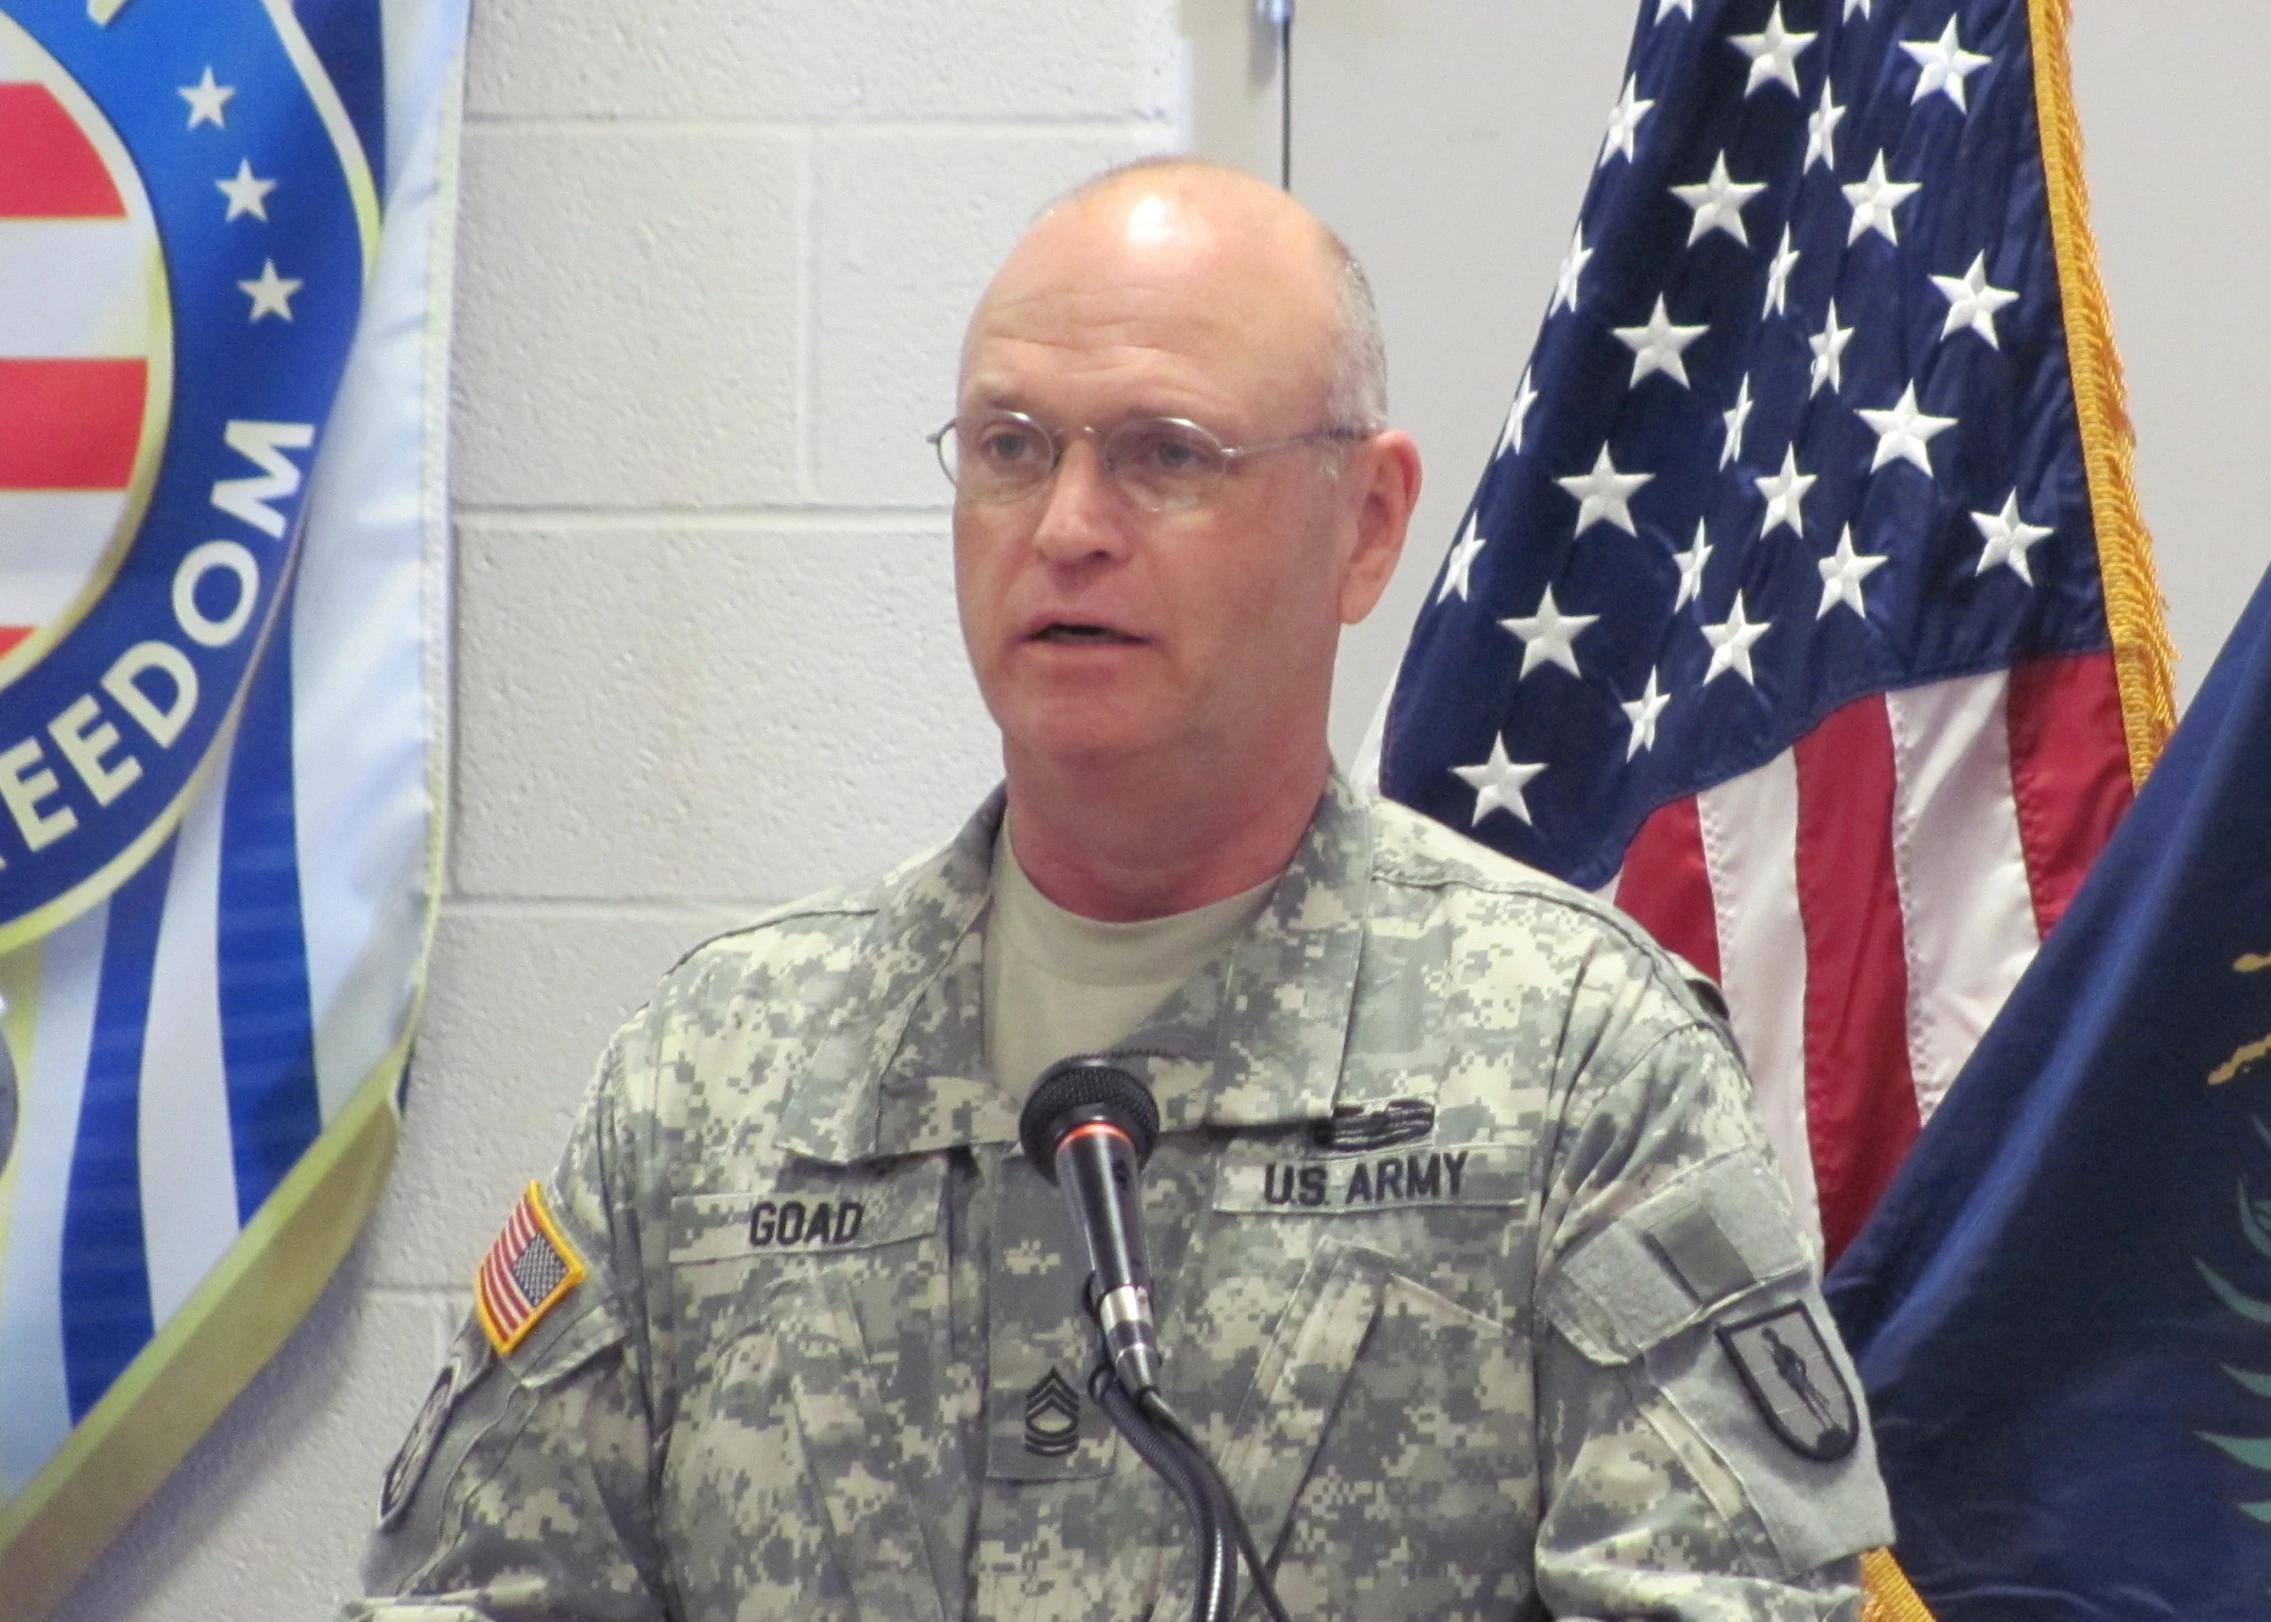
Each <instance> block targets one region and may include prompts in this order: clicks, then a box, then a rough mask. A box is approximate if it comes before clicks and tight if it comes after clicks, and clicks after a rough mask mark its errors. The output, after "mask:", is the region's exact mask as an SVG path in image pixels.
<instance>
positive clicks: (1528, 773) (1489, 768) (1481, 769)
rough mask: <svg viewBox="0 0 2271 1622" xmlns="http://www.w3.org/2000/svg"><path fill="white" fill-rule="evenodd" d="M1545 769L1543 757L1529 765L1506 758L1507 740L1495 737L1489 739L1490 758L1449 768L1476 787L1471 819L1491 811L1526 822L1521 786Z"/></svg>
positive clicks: (1470, 825)
mask: <svg viewBox="0 0 2271 1622" xmlns="http://www.w3.org/2000/svg"><path fill="white" fill-rule="evenodd" d="M1545 769H1546V768H1545V763H1544V762H1543V761H1539V762H1537V763H1536V764H1534V765H1532V764H1526V763H1524V762H1521V761H1515V760H1509V759H1507V758H1506V740H1505V738H1504V737H1497V738H1493V739H1491V740H1490V758H1489V759H1488V760H1486V761H1484V762H1483V763H1482V764H1481V765H1480V766H1454V767H1452V768H1451V771H1452V773H1453V775H1455V776H1456V777H1457V778H1458V779H1459V781H1461V782H1462V783H1464V784H1466V785H1467V787H1469V788H1471V789H1473V790H1474V791H1475V814H1474V822H1480V821H1482V819H1483V818H1485V817H1487V816H1489V815H1490V814H1491V813H1492V812H1493V811H1506V812H1511V813H1512V814H1513V815H1515V816H1517V817H1520V818H1521V819H1522V820H1523V821H1524V822H1528V821H1529V820H1530V806H1529V802H1528V801H1527V800H1525V799H1524V798H1523V797H1522V790H1523V789H1525V788H1527V787H1528V786H1529V782H1530V779H1531V778H1533V777H1535V776H1537V775H1538V773H1540V772H1542V771H1544V770H1545ZM1473 825H1474V823H1472V822H1471V823H1469V824H1468V826H1469V827H1472V826H1473Z"/></svg>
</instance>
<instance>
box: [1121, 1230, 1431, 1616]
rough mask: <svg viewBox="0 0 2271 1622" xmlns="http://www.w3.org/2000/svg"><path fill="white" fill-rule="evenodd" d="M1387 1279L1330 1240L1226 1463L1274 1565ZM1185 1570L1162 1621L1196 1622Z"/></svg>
mask: <svg viewBox="0 0 2271 1622" xmlns="http://www.w3.org/2000/svg"><path fill="white" fill-rule="evenodd" d="M1387 1279H1388V1261H1387V1258H1385V1257H1383V1256H1379V1255H1376V1254H1374V1253H1373V1252H1371V1251H1369V1250H1360V1249H1358V1248H1357V1247H1356V1246H1354V1245H1346V1244H1342V1243H1340V1242H1338V1241H1337V1240H1332V1239H1327V1240H1325V1241H1324V1242H1323V1243H1322V1244H1320V1245H1319V1246H1318V1248H1317V1253H1316V1254H1315V1256H1313V1257H1312V1258H1311V1260H1310V1262H1309V1266H1308V1268H1307V1269H1306V1270H1305V1271H1304V1272H1303V1273H1302V1275H1301V1279H1300V1282H1299V1283H1297V1284H1296V1285H1294V1287H1293V1294H1292V1297H1291V1298H1290V1299H1289V1300H1288V1301H1287V1302H1286V1305H1285V1315H1284V1316H1283V1317H1282V1318H1280V1319H1279V1320H1278V1327H1277V1333H1276V1334H1274V1335H1272V1336H1271V1337H1270V1343H1269V1345H1268V1346H1267V1347H1265V1348H1264V1349H1263V1351H1262V1357H1261V1362H1260V1363H1259V1364H1258V1365H1257V1366H1256V1368H1255V1370H1254V1383H1253V1385H1252V1387H1251V1388H1250V1389H1249V1390H1248V1392H1247V1395H1246V1400H1245V1402H1244V1404H1243V1405H1242V1406H1241V1407H1240V1410H1239V1413H1238V1418H1237V1422H1236V1424H1235V1425H1234V1426H1233V1428H1232V1433H1231V1441H1230V1445H1229V1446H1228V1447H1227V1448H1225V1449H1224V1450H1223V1452H1222V1455H1221V1458H1220V1461H1219V1462H1220V1466H1221V1469H1222V1475H1223V1479H1224V1480H1226V1481H1228V1482H1229V1483H1230V1490H1231V1491H1232V1492H1233V1493H1234V1494H1236V1495H1237V1498H1238V1502H1239V1505H1240V1507H1241V1508H1242V1509H1243V1510H1244V1512H1245V1515H1246V1520H1247V1524H1248V1526H1249V1527H1250V1528H1251V1530H1252V1531H1253V1534H1254V1546H1255V1547H1256V1548H1257V1549H1259V1550H1260V1551H1261V1555H1262V1558H1263V1560H1264V1561H1267V1560H1268V1559H1269V1558H1270V1557H1271V1554H1272V1552H1273V1551H1274V1550H1275V1549H1276V1547H1277V1544H1278V1542H1279V1540H1280V1539H1281V1538H1283V1537H1284V1535H1285V1528H1286V1523H1287V1521H1288V1520H1289V1519H1290V1518H1291V1517H1292V1514H1293V1500H1294V1497H1295V1495H1297V1494H1298V1493H1299V1492H1300V1490H1301V1484H1302V1482H1303V1481H1305V1480H1306V1479H1308V1475H1309V1470H1310V1466H1311V1463H1312V1461H1314V1460H1315V1458H1316V1456H1317V1449H1318V1448H1319V1447H1320V1446H1322V1445H1323V1443H1324V1440H1325V1429H1326V1424H1327V1422H1328V1421H1329V1420H1330V1419H1331V1418H1332V1416H1333V1411H1334V1410H1335V1409H1337V1408H1338V1407H1339V1406H1340V1402H1341V1393H1342V1391H1343V1390H1344V1389H1345V1388H1346V1386H1347V1384H1348V1379H1349V1373H1350V1371H1351V1370H1353V1369H1354V1368H1355V1367H1356V1354H1357V1350H1358V1348H1359V1347H1361V1346H1362V1345H1363V1344H1364V1337H1365V1335H1366V1334H1367V1333H1369V1332H1370V1330H1371V1328H1372V1322H1373V1320H1374V1319H1375V1318H1377V1317H1378V1316H1379V1314H1380V1301H1381V1296H1382V1293H1383V1291H1384V1289H1385V1287H1386V1284H1387ZM1183 1567H1184V1569H1182V1570H1181V1571H1180V1572H1179V1573H1178V1575H1177V1577H1176V1579H1175V1582H1174V1585H1173V1586H1172V1587H1170V1588H1169V1589H1168V1590H1167V1591H1166V1592H1165V1593H1164V1594H1163V1595H1162V1596H1161V1598H1160V1602H1159V1604H1158V1605H1156V1606H1154V1607H1153V1608H1152V1613H1151V1614H1152V1615H1154V1616H1186V1615H1188V1614H1190V1610H1191V1588H1192V1584H1193V1583H1194V1582H1195V1581H1196V1577H1195V1574H1194V1573H1193V1572H1192V1571H1191V1570H1190V1569H1188V1567H1189V1562H1184V1563H1183Z"/></svg>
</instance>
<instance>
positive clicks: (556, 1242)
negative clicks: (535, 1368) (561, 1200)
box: [473, 1183, 584, 1357]
mask: <svg viewBox="0 0 2271 1622" xmlns="http://www.w3.org/2000/svg"><path fill="white" fill-rule="evenodd" d="M583 1276H584V1264H583V1259H582V1258H581V1257H579V1256H578V1255H577V1254H576V1251H575V1247H574V1246H573V1245H571V1244H569V1243H568V1241H567V1240H566V1239H564V1238H562V1237H561V1236H560V1230H559V1229H558V1228H557V1227H555V1226H554V1225H553V1222H552V1215H551V1213H550V1212H548V1211H547V1210H545V1209H544V1192H543V1190H542V1189H541V1188H539V1187H538V1186H537V1185H536V1184H535V1183H530V1184H529V1185H528V1189H527V1192H525V1193H523V1194H522V1195H521V1197H520V1203H519V1204H518V1205H516V1206H514V1207H513V1214H512V1215H511V1216H510V1217H508V1218H507V1219H506V1220H505V1231H504V1232H502V1233H500V1234H498V1235H497V1242H496V1243H495V1244H493V1245H491V1246H490V1247H489V1254H488V1255H486V1256H484V1257H483V1258H482V1259H481V1267H480V1270H479V1271H478V1272H476V1273H475V1274H474V1275H473V1308H474V1311H475V1312H477V1313H479V1314H480V1317H481V1327H482V1329H483V1330H485V1331H486V1332H487V1334H488V1336H489V1344H490V1345H492V1346H494V1347H495V1348H496V1349H497V1355H498V1356H499V1357H502V1356H504V1355H505V1353H507V1352H509V1351H511V1350H512V1349H513V1348H514V1347H515V1346H518V1345H519V1344H520V1343H521V1342H522V1341H524V1340H526V1339H527V1338H528V1334H529V1331H530V1330H532V1329H534V1328H535V1327H536V1326H537V1325H538V1324H539V1323H540V1322H542V1321H543V1318H544V1315H545V1314H546V1313H547V1312H550V1311H551V1310H552V1309H553V1308H554V1307H555V1306H557V1305H559V1303H560V1300H561V1298H562V1297H564V1296H565V1295H566V1294H567V1293H568V1292H569V1291H570V1290H572V1289H574V1288H575V1287H576V1286H577V1285H578V1284H579V1283H581V1282H582V1281H583Z"/></svg>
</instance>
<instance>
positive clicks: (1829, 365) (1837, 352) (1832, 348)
mask: <svg viewBox="0 0 2271 1622" xmlns="http://www.w3.org/2000/svg"><path fill="white" fill-rule="evenodd" d="M1852 341H1853V329H1852V328H1851V327H1841V326H1839V325H1838V324H1837V300H1835V299H1831V300H1830V301H1829V322H1828V324H1827V325H1826V326H1824V327H1823V328H1822V330H1821V331H1819V332H1817V333H1815V334H1814V335H1813V336H1812V337H1811V338H1808V339H1807V340H1806V342H1807V343H1808V344H1809V345H1810V346H1812V348H1813V351H1814V378H1813V386H1812V387H1811V388H1809V389H1807V390H1806V398H1807V399H1809V400H1811V399H1812V398H1813V397H1814V396H1815V395H1817V394H1819V393H1821V391H1822V385H1823V384H1825V383H1826V384H1828V385H1829V391H1830V393H1832V394H1835V393H1836V392H1837V391H1838V390H1840V389H1842V388H1844V387H1845V346H1846V345H1847V344H1849V343H1851V342H1852Z"/></svg>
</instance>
